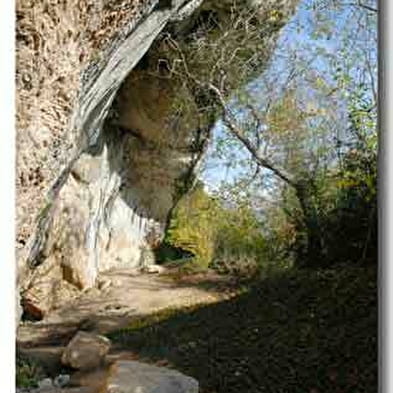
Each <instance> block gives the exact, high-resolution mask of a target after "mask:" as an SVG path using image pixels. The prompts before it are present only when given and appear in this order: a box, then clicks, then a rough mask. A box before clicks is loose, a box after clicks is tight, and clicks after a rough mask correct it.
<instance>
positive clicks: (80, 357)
mask: <svg viewBox="0 0 393 393" xmlns="http://www.w3.org/2000/svg"><path fill="white" fill-rule="evenodd" d="M110 345H111V342H110V340H109V339H107V338H106V337H103V336H99V335H96V334H92V333H87V332H82V331H79V332H78V333H77V334H76V335H75V336H74V337H73V338H72V340H71V341H70V342H69V344H68V345H67V347H66V348H65V350H64V352H63V355H62V357H61V361H62V363H63V364H64V365H66V366H69V367H72V368H75V369H78V370H89V369H93V368H96V367H98V366H100V364H102V363H103V362H104V360H105V356H106V354H107V353H108V351H109V348H110Z"/></svg>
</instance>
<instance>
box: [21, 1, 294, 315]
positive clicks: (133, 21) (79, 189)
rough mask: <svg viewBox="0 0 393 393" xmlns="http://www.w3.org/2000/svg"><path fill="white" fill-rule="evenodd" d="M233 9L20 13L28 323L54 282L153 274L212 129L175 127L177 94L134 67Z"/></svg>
mask: <svg viewBox="0 0 393 393" xmlns="http://www.w3.org/2000/svg"><path fill="white" fill-rule="evenodd" d="M294 2H295V1H294V0H283V1H281V2H280V4H279V7H281V9H284V10H290V9H291V8H292V6H293V3H294ZM231 3H232V2H231V1H223V2H215V1H210V0H205V1H203V0H172V1H169V2H168V1H159V0H122V1H112V0H107V1H103V2H95V1H90V0H83V1H79V0H78V1H76V0H66V1H60V0H59V1H58V2H56V1H54V2H51V3H50V4H48V3H47V2H46V1H45V0H38V1H34V2H32V1H30V0H21V1H20V2H18V6H17V8H18V11H17V12H18V32H17V48H18V59H17V89H18V99H17V105H18V106H17V111H18V117H17V127H18V134H17V148H18V155H17V169H18V183H17V195H18V196H17V210H18V211H17V251H18V252H17V258H18V281H19V287H20V289H21V290H22V304H23V306H24V311H25V312H26V314H29V315H31V316H32V317H34V318H37V319H39V318H42V317H44V316H45V314H46V313H47V312H48V310H49V309H50V308H51V303H52V300H53V298H54V297H55V296H56V291H57V289H58V288H61V287H62V285H61V283H62V282H64V281H66V282H67V283H70V284H72V285H73V286H75V287H76V288H79V289H85V288H89V287H93V286H94V285H95V284H96V280H97V276H98V274H99V272H100V271H105V270H108V269H111V268H132V267H145V266H146V265H148V264H151V263H154V258H152V251H151V250H152V247H153V246H155V245H156V244H157V243H158V242H159V241H160V240H161V238H162V235H163V230H164V228H165V225H166V220H167V217H168V214H169V213H170V211H171V209H172V208H173V207H174V205H175V203H176V201H177V200H178V198H179V197H180V196H181V194H182V193H184V192H185V191H186V190H187V188H189V187H190V185H191V184H192V180H193V173H194V171H195V168H196V167H197V165H198V163H199V161H200V159H201V158H202V156H203V152H204V149H205V146H206V144H207V142H208V139H209V132H208V131H209V130H210V128H211V126H212V122H211V120H209V121H206V119H205V120H201V119H200V118H199V117H198V116H196V115H195V112H194V113H193V112H192V111H191V112H190V113H189V114H188V116H184V115H180V116H179V112H178V111H177V110H176V107H174V106H173V102H174V101H175V98H176V96H177V95H178V94H180V93H183V92H182V91H181V85H177V84H176V83H174V82H173V81H171V80H170V79H168V78H159V77H157V76H152V74H154V73H152V69H151V68H150V69H149V67H147V68H146V67H145V66H143V65H141V63H142V62H140V60H141V59H142V58H144V59H145V58H146V53H147V51H148V50H149V48H150V47H151V46H152V44H153V42H154V40H155V38H156V37H157V36H158V35H159V34H160V33H161V32H162V31H163V29H164V28H165V27H166V26H167V24H168V23H171V26H173V25H174V24H175V25H176V26H178V28H177V31H178V33H179V31H180V39H181V31H183V32H184V34H186V33H187V31H188V30H187V25H188V24H190V25H192V23H194V21H195V15H197V14H198V12H206V11H207V10H210V9H213V10H214V12H216V13H217V14H218V15H221V17H225V13H226V12H228V10H229V9H230V6H231ZM273 3H274V2H273ZM273 3H272V2H267V3H266V4H265V3H263V7H264V11H263V12H267V11H266V10H268V9H269V7H270V8H272V7H273V8H274V7H275V4H273ZM245 4H248V5H251V6H256V7H262V5H261V4H262V3H261V2H260V1H259V0H258V1H255V0H250V1H247V2H245ZM212 7H213V8H212ZM153 50H154V47H153ZM153 57H154V56H153ZM131 71H132V72H131ZM190 102H192V100H190Z"/></svg>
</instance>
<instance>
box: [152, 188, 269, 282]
mask: <svg viewBox="0 0 393 393" xmlns="http://www.w3.org/2000/svg"><path fill="white" fill-rule="evenodd" d="M158 254H159V260H161V261H165V260H166V261H168V260H170V259H187V258H189V257H190V255H193V260H192V264H193V265H194V267H198V268H200V269H206V268H208V267H213V268H215V269H217V270H219V271H221V272H223V273H231V274H234V273H242V274H251V273H254V272H256V271H257V270H259V269H260V268H261V267H262V266H263V264H264V262H265V254H266V242H265V240H264V238H263V235H262V226H261V223H260V222H259V221H258V220H257V218H256V216H255V213H254V212H253V211H252V209H251V208H250V207H248V206H247V205H243V206H236V207H235V208H230V207H224V206H223V205H222V204H221V203H220V202H219V201H218V200H216V199H214V198H213V197H211V196H209V195H208V194H207V193H206V192H205V191H204V190H203V185H202V183H200V184H199V185H197V187H196V188H195V189H194V190H193V191H192V192H191V193H190V194H188V195H187V196H185V197H184V198H183V199H182V200H181V201H180V203H179V205H178V206H177V208H176V210H175V211H174V213H173V216H172V219H171V221H170V225H169V228H168V230H167V233H166V237H165V241H164V244H163V246H161V248H160V251H159V253H158Z"/></svg>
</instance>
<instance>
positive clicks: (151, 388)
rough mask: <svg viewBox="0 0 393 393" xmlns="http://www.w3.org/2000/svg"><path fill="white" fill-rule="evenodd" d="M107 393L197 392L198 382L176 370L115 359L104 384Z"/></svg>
mask: <svg viewBox="0 0 393 393" xmlns="http://www.w3.org/2000/svg"><path fill="white" fill-rule="evenodd" d="M106 389H107V392H108V393H198V392H199V385H198V382H197V381H196V380H195V379H194V378H191V377H188V376H186V375H184V374H182V373H180V372H178V371H176V370H171V369H168V368H164V367H156V366H151V365H149V364H145V363H140V362H135V361H117V362H115V363H114V364H113V365H112V367H111V369H110V375H109V377H108V380H107V386H106Z"/></svg>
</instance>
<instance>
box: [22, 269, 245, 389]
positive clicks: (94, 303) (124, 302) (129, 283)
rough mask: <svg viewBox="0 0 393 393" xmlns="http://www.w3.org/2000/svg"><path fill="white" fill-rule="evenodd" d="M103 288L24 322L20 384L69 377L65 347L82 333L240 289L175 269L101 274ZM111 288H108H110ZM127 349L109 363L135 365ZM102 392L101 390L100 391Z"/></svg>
mask: <svg viewBox="0 0 393 393" xmlns="http://www.w3.org/2000/svg"><path fill="white" fill-rule="evenodd" d="M101 281H102V282H103V283H104V287H103V288H102V289H101V290H99V289H97V288H93V289H90V290H88V291H85V292H83V293H79V296H78V297H76V298H74V299H72V300H70V299H66V301H64V300H63V301H62V299H59V300H58V301H59V303H58V304H57V307H56V309H54V310H53V311H52V312H50V313H49V315H47V316H46V317H45V318H44V319H43V320H42V321H39V322H28V321H25V322H23V323H22V324H21V325H20V327H19V329H18V335H17V350H18V370H19V372H18V383H19V384H20V385H23V386H30V385H34V384H35V383H36V382H37V380H38V379H42V378H44V377H45V376H46V375H49V376H51V377H54V376H56V375H58V374H59V373H69V372H70V371H71V370H67V369H65V368H64V367H63V366H62V365H61V362H60V358H61V354H62V352H63V350H64V346H65V345H67V343H68V342H69V341H70V340H71V338H72V337H73V336H74V335H75V333H76V332H77V331H78V330H86V331H91V332H95V333H99V334H105V333H108V332H111V331H113V330H117V329H120V328H122V327H124V326H128V325H129V324H130V323H132V322H134V321H135V320H138V318H141V317H142V316H146V315H151V314H154V313H157V312H159V311H160V310H164V309H167V308H168V306H170V307H172V308H174V309H183V308H184V307H189V306H196V305H200V304H204V305H206V304H210V303H214V302H218V301H222V300H224V299H228V298H229V297H231V296H233V295H234V294H235V293H237V292H238V290H239V285H238V283H237V282H233V280H231V279H228V278H225V277H222V276H218V275H216V274H213V273H207V274H198V275H193V276H184V275H182V274H180V273H177V270H176V269H172V270H167V272H166V274H165V275H155V274H137V273H135V271H131V270H116V271H112V272H107V273H105V274H102V276H101ZM108 283H110V285H109V286H108V285H107V284H108ZM134 358H135V354H134V353H133V352H132V351H129V350H128V349H127V348H114V349H113V350H112V351H111V353H110V355H109V356H108V361H109V362H108V363H110V362H112V361H114V360H116V359H134ZM105 373H106V370H105V368H104V369H102V370H98V371H97V372H91V373H75V374H74V375H73V377H75V378H73V380H74V382H75V384H82V385H84V386H85V385H87V386H97V383H98V385H99V380H100V379H102V378H104V377H105ZM98 390H99V389H97V391H98Z"/></svg>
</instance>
